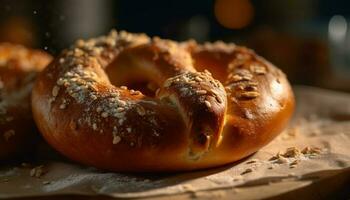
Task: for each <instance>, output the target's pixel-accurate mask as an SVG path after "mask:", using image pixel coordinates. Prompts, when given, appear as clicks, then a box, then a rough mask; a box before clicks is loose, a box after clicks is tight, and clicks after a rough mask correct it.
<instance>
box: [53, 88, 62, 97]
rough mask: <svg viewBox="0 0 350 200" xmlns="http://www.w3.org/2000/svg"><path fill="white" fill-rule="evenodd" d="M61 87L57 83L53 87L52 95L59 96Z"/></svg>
mask: <svg viewBox="0 0 350 200" xmlns="http://www.w3.org/2000/svg"><path fill="white" fill-rule="evenodd" d="M59 90H60V88H59V87H58V86H57V85H55V86H54V87H53V88H52V96H54V97H55V96H57V95H58V92H59Z"/></svg>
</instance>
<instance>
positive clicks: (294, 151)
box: [282, 147, 300, 158]
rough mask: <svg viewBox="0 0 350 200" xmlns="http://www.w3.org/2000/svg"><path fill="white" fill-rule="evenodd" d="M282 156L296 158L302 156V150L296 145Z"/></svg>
mask: <svg viewBox="0 0 350 200" xmlns="http://www.w3.org/2000/svg"><path fill="white" fill-rule="evenodd" d="M282 156H283V157H285V158H296V157H298V156H300V150H299V149H297V148H296V147H289V148H287V150H286V152H285V153H284V154H283V155H282Z"/></svg>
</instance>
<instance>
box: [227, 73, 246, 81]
mask: <svg viewBox="0 0 350 200" xmlns="http://www.w3.org/2000/svg"><path fill="white" fill-rule="evenodd" d="M241 80H243V77H242V76H240V75H238V74H235V75H233V76H232V77H230V79H229V81H232V82H238V81H241Z"/></svg>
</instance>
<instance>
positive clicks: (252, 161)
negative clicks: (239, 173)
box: [246, 159, 259, 164]
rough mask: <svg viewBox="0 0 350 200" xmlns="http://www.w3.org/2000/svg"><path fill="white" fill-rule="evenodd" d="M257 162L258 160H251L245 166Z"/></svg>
mask: <svg viewBox="0 0 350 200" xmlns="http://www.w3.org/2000/svg"><path fill="white" fill-rule="evenodd" d="M258 161H259V160H258V159H252V160H249V161H248V162H246V164H252V163H256V162H258Z"/></svg>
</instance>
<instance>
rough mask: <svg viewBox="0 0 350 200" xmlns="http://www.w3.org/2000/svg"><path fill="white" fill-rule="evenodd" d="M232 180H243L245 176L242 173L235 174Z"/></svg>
mask: <svg viewBox="0 0 350 200" xmlns="http://www.w3.org/2000/svg"><path fill="white" fill-rule="evenodd" d="M232 180H233V181H241V180H243V176H241V175H238V176H234V177H232Z"/></svg>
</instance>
